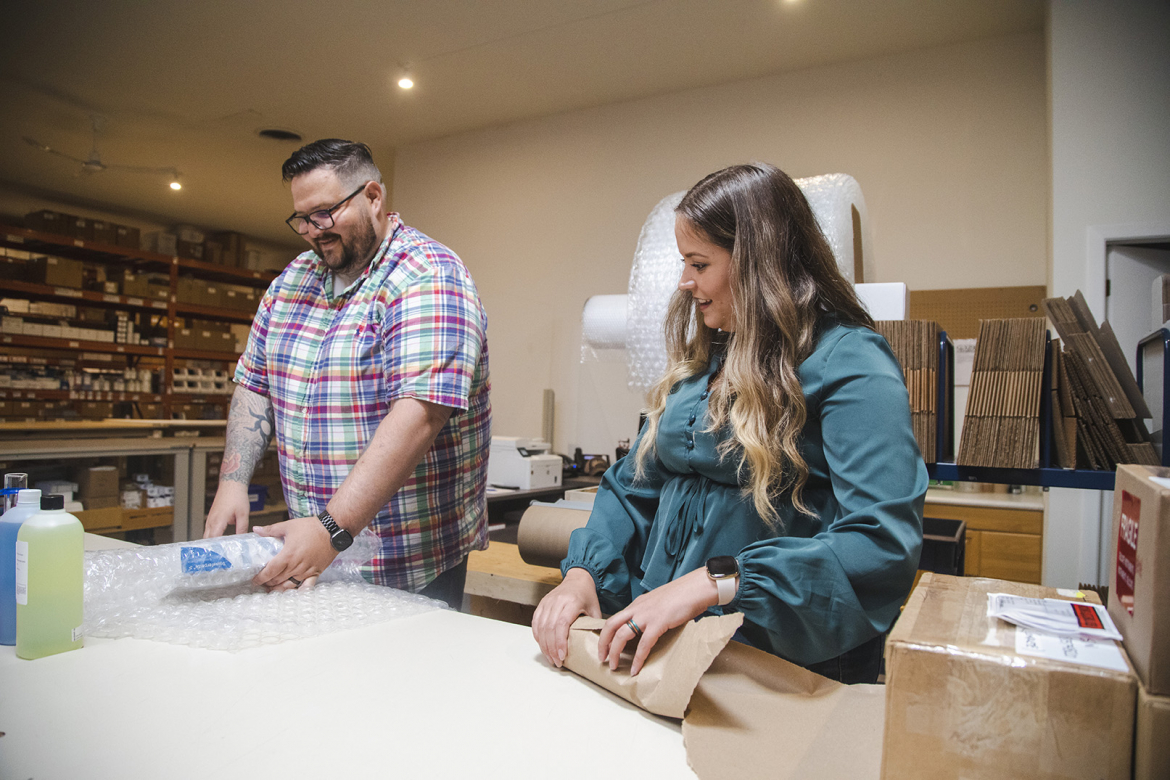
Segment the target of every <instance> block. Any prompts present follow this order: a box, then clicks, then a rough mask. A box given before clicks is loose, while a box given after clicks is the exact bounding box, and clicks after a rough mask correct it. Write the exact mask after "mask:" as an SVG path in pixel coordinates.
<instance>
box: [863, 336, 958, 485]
mask: <svg viewBox="0 0 1170 780" xmlns="http://www.w3.org/2000/svg"><path fill="white" fill-rule="evenodd" d="M876 324H877V330H878V333H880V334H882V336H884V337H885V339H886V341H888V342H889V344H890V348H891V349H893V351H894V356H895V357H897V358H898V362H899V363H901V364H902V376H903V378H904V379H905V380H906V389H907V390H908V391H909V392H910V416H911V421H912V423H913V425H914V438H915V439H917V440H918V449H919V450H920V451H921V452H922V457H923V459H924V460H925V461H926V462H927V463H935V462H937V460H938V454H939V453H938V452H937V451H936V450H937V441H938V339H939V333H940V332H941V330H942V329H941V328H940V327H939V325H938V323H937V322H932V321H928V320H882V321H880V322H878V323H876Z"/></svg>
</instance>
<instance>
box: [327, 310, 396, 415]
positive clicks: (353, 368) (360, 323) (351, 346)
mask: <svg viewBox="0 0 1170 780" xmlns="http://www.w3.org/2000/svg"><path fill="white" fill-rule="evenodd" d="M370 315H371V311H370V309H369V308H368V307H357V306H352V305H351V306H347V307H346V308H344V309H342V310H341V311H340V312H338V313H337V315H336V316H335V318H334V320H333V323H332V324H331V325H330V327H329V329H328V331H327V333H326V336H325V343H324V344H323V345H322V349H321V354H320V358H319V362H318V370H317V372H316V375H317V376H316V379H317V381H316V382H315V385H316V387H315V391H316V395H317V396H318V398H317V399H316V400H317V401H318V402H319V403H324V404H327V405H328V406H331V407H333V408H334V409H335V411H337V412H340V413H344V414H356V415H358V416H366V415H369V414H370V412H371V409H373V408H375V407H381V406H382V405H383V404H384V401H383V399H384V398H385V396H386V393H385V387H384V381H383V372H382V363H383V355H382V342H381V333H380V328H379V326H378V322H377V321H376V320H375V319H374V318H373V317H371V316H370Z"/></svg>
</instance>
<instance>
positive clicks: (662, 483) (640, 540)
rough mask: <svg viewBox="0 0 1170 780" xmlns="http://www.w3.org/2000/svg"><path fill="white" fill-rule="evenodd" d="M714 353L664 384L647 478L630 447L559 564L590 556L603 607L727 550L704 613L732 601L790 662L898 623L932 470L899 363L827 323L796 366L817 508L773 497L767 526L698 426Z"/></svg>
mask: <svg viewBox="0 0 1170 780" xmlns="http://www.w3.org/2000/svg"><path fill="white" fill-rule="evenodd" d="M719 363H720V360H719V359H718V358H717V359H715V360H713V361H712V362H711V365H710V366H709V368H708V370H707V371H706V372H704V373H702V374H700V375H696V376H694V377H691V378H689V379H686V380H684V381H682V382H680V383H679V384H678V385H676V386H675V388H674V389H673V390H672V391H671V394H670V396H668V398H667V402H666V409H665V411H664V412H663V415H662V418H661V420H660V421H659V427H658V435H657V438H656V440H655V444H656V448H655V452H654V454H653V457H651V458H649V459H648V460H647V470H646V474H645V476H644V478H643V479H642V480H640V481H638V482H635V480H634V467H635V463H634V461H635V457H634V455H631V456H630V457H627V458H623V459H622V460H620V461H618V462H617V463H616V464H614V466H612V467H611V468H610V469H609V470H608V471H607V472H606V473H605V476H604V477H603V478H602V481H601V487H600V489H599V490H598V493H597V498H596V501H595V503H594V507H593V512H592V514H591V515H590V517H589V523H588V525H587V526H586V527H585V528H581V529H578V530H577V531H575V532H573V535H572V537H571V539H570V542H569V553H568V556H567V557H566V558H565V560H564V561H563V562H562V564H561V570H562V571H568V570H569V569H570V568H573V567H581V568H583V569H585V570H587V571H588V572H589V573H590V574H591V575H593V579H594V581H595V582H596V583H597V591H598V596H599V598H600V600H601V607H602V609H603V610H604V611H606V612H617V611H618V610H620V609H622V608H624V607H625V606H627V605H628V604H629V603H630V602H631V601H632V600H633V599H635V598H637V597H638V596H639V595H641V594H643V593H645V592H647V591H649V590H652V589H653V588H656V587H658V586H660V585H663V584H665V583H667V582H669V581H671V580H673V579H674V578H676V577H680V576H682V575H684V574H687V573H688V572H691V571H693V570H695V569H697V568H699V567H702V566H704V565H705V564H706V562H707V559H708V558H711V557H712V556H716V555H733V556H735V557H736V558H737V559H738V560H739V567H740V573H741V576H740V584H739V591H738V592H737V593H736V595H735V599H734V600H733V601H732V602H731V603H730V604H729V605H727V606H725V607H721V608H720V607H715V608H713V610H712V611H713V612H720V611H722V612H733V611H738V612H742V613H743V615H744V627H743V629H742V631H743V634H744V636H745V637H746V638H747V640H748V641H749V642H751V643H752V644H754V645H755V646H756V647H759V648H761V649H763V650H767V651H769V652H771V653H774V654H776V655H779V656H781V657H783V658H786V659H788V660H790V661H793V662H795V663H798V664H806V665H807V664H812V663H816V662H819V661H824V660H827V659H829V658H834V657H836V656H838V655H840V654H841V653H843V652H845V651H847V650H851V649H853V648H854V647H856V646H858V645H860V644H861V643H863V642H865V641H867V640H869V639H871V638H873V637H874V636H876V635H878V634H879V633H882V632H884V631H887V630H888V629H889V628H890V626H891V625H893V622H894V619H895V618H896V617H897V616H898V611H899V608H900V607H901V605H902V603H903V601H904V600H905V598H906V595H907V593H909V591H910V587H911V585H912V583H913V581H914V573H915V570H916V569H917V567H918V557H919V553H920V552H921V549H922V505H923V501H924V498H925V496H926V486H927V474H926V467H925V465H924V464H923V462H922V457H921V455H920V454H919V450H918V445H917V443H916V442H915V440H914V434H913V432H912V429H911V424H910V406H909V401H908V396H907V392H906V386H905V383H904V382H903V380H902V371H901V369H900V368H899V366H898V362H897V360H896V359H895V358H894V355H893V353H892V352H891V351H890V348H889V345H888V344H887V343H886V341H885V339H883V338H882V337H881V336H880V335H878V334H877V333H874V332H873V331H870V330H868V329H864V328H858V327H853V326H844V325H830V326H829V327H827V328H826V329H825V331H824V332H823V333H822V334H821V335H820V337H819V338H818V341H817V345H816V349H815V350H814V351H813V353H812V355H810V356H809V357H808V359H807V360H805V361H804V363H803V364H801V366H800V383H801V387H802V389H803V391H804V399H805V404H806V408H807V412H808V417H807V422H806V424H805V426H804V431H803V436H802V444H801V447H802V449H801V451H802V453H803V455H804V459H805V462H806V463H807V464H808V468H809V475H808V482H807V483H806V484H805V487H804V494H803V495H804V502H805V504H806V505H807V506H808V508H809V509H810V510H811V511H812V513H813V514H812V515H811V516H810V515H807V514H802V513H800V512H798V511H796V509H795V508H794V507H793V506H792V504H791V503H790V502H789V501H787V500H784V501H782V502H781V503H780V504H779V505H778V506H777V507H776V509H777V511H778V512H779V515H780V525H779V526H778V527H776V528H770V527H769V526H768V525H767V524H766V523H765V522H764V521H763V520H762V519H761V518H760V516H759V515H758V514H757V513H756V511H755V509H754V507H753V505H752V502H751V498H750V496H749V497H745V496H744V495H743V493H742V490H741V480H740V479H739V476H738V475H737V468H736V466H737V463H736V461H737V460H738V456H737V455H736V454H734V453H733V455H732V456H731V457H728V458H725V459H723V460H720V457H719V455H718V453H717V452H716V446H717V444H718V442H719V441H720V437H722V436H727V435H730V434H729V433H728V432H727V430H726V429H725V430H723V431H720V432H715V433H711V432H705V431H704V429H705V428H706V427H707V395H708V391H707V385H708V382H709V380H710V378H711V377H712V375H713V374H714V373H715V371H717V370H718V366H719ZM640 439H641V437H639V442H640ZM634 452H636V448H635V450H634Z"/></svg>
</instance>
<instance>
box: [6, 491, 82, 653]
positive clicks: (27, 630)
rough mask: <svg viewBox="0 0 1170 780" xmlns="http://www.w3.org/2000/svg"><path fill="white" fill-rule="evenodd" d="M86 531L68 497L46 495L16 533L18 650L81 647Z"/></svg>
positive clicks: (72, 648) (24, 651)
mask: <svg viewBox="0 0 1170 780" xmlns="http://www.w3.org/2000/svg"><path fill="white" fill-rule="evenodd" d="M84 568H85V532H84V530H82V526H81V521H80V520H78V519H77V518H76V517H74V516H73V515H71V514H69V513H68V512H66V511H65V497H64V496H61V495H57V494H51V495H47V496H42V497H41V511H39V512H37V513H36V514H35V515H33V516H32V517H30V518H28V519H27V520H25V521H24V524H23V525H21V526H20V531H18V532H17V535H16V655H17V656H18V657H20V658H28V659H33V658H43V657H44V656H46V655H53V654H54V653H63V652H65V651H66V650H76V649H78V648H80V647H81V641H82V640H81V621H82V616H83V606H82V599H83V579H84Z"/></svg>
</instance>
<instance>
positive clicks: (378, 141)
mask: <svg viewBox="0 0 1170 780" xmlns="http://www.w3.org/2000/svg"><path fill="white" fill-rule="evenodd" d="M4 7H5V9H4V14H3V17H4V26H3V29H2V30H0V105H3V107H4V108H3V111H2V112H0V181H4V182H7V183H8V184H10V185H14V186H15V187H17V188H19V189H23V190H28V191H30V192H33V193H36V194H38V195H41V196H45V197H49V198H52V199H55V200H60V201H63V202H66V203H74V204H77V205H81V206H90V207H98V206H104V207H108V208H110V209H113V210H115V211H119V212H124V213H127V214H136V215H140V216H142V217H147V218H153V219H154V220H156V221H159V222H164V223H167V222H184V223H190V224H197V225H204V226H208V227H215V228H225V229H233V230H239V231H243V232H246V233H249V234H251V235H254V236H257V237H261V238H266V239H270V240H276V241H281V242H285V243H289V244H290V246H297V244H296V239H295V237H294V236H292V235H291V233H288V232H287V228H286V227H285V226H284V225H282V224H281V222H282V221H283V219H284V218H285V217H286V216H287V215H288V213H289V211H290V210H291V209H290V204H289V197H288V193H287V190H286V188H285V187H284V186H283V185H282V184H281V181H280V164H281V162H283V161H284V159H285V158H286V157H287V156H288V155H289V153H291V152H292V151H293V150H294V149H295V148H296V147H297V146H298V144H295V143H288V142H283V143H282V142H274V141H269V140H266V139H262V138H260V137H258V136H257V135H256V132H257V131H258V130H260V129H262V128H266V127H276V128H285V129H290V130H294V131H296V132H298V133H300V134H301V135H302V136H303V137H304V139H305V141H306V142H307V141H310V140H314V139H316V138H322V137H342V138H351V139H356V140H362V141H365V142H366V143H368V144H370V146H371V147H372V148H373V150H374V153H375V158H376V159H379V158H380V159H382V160H387V159H388V158H390V157H391V155H392V154H393V150H394V149H395V148H396V147H398V146H400V145H402V144H406V143H411V142H415V141H420V140H425V139H430V138H438V137H441V136H446V135H450V134H453V133H459V132H463V131H467V130H472V129H475V128H481V127H488V126H492V125H498V124H503V123H508V122H514V121H517V120H521V119H527V118H531V117H537V116H543V115H548V114H553V113H558V112H563V111H569V110H572V109H578V108H583V107H588V106H594V105H601V104H605V103H611V102H616V101H622V100H630V99H635V98H640V97H645V96H648V95H654V94H661V93H666V92H674V91H680V90H685V89H691V88H695V87H703V86H710V85H715V84H720V83H725V82H730V81H736V80H740V79H746V78H752V77H757V76H764V75H768V74H773V73H778V72H782V71H791V70H798V69H802V68H808V67H813V66H817V65H824V64H827V63H832V62H838V61H845V60H857V59H865V58H871V57H875V56H879V55H883V54H891V53H895V52H899V51H907V50H912V49H920V48H927V47H931V46H939V45H945V44H948V43H954V42H958V41H964V40H974V39H978V38H988V37H994V36H1000V35H1007V34H1012V33H1017V32H1023V31H1032V30H1040V29H1041V28H1042V27H1043V24H1044V7H1045V5H1044V2H1043V0H979V1H978V2H956V1H955V0H414V2H408V1H407V0H381V1H380V2H373V1H372V0H330V1H329V2H321V1H320V0H318V1H317V2H308V1H307V0H280V1H279V2H274V1H273V0H265V1H262V2H231V1H230V0H217V1H214V2H213V1H209V0H204V1H203V2H199V1H198V0H196V1H192V0H101V2H94V0H73V1H70V0H37V1H36V2H25V1H24V0H19V1H18V2H13V0H5V3H4ZM403 65H407V66H409V68H410V70H411V73H412V76H413V78H414V80H415V82H416V87H415V88H414V89H413V90H411V91H409V92H406V91H403V90H400V89H399V88H398V87H397V86H396V85H395V82H396V81H397V79H398V76H399V73H400V70H401V67H402V66H403ZM93 113H98V114H100V115H102V116H103V117H105V123H104V124H105V126H104V130H103V132H102V133H101V135H100V137H99V141H98V147H99V149H100V151H101V156H102V160H103V162H105V163H107V164H123V165H135V166H149V167H166V168H171V167H173V168H177V169H178V170H179V171H181V172H182V176H183V183H184V188H183V190H182V191H181V192H178V193H173V192H171V191H170V190H168V189H167V188H166V180H165V177H163V176H160V175H149V174H142V173H131V172H126V171H118V170H115V169H110V170H106V171H104V172H101V173H98V174H94V175H91V176H81V175H78V170H79V166H78V165H76V164H74V163H71V162H69V161H67V160H64V159H62V158H60V157H55V156H53V155H49V154H46V153H44V152H42V151H38V150H37V149H36V148H34V147H32V146H30V145H28V144H26V143H25V142H24V141H23V140H22V138H23V137H25V136H30V137H32V138H35V139H36V140H38V141H40V142H41V143H43V144H46V145H48V146H51V147H53V148H55V149H59V150H61V151H63V152H66V153H68V154H71V155H73V156H75V157H82V158H84V157H86V156H87V155H88V153H89V150H90V147H91V145H92V138H91V125H90V115H91V114H93ZM387 167H388V166H387ZM290 239H291V242H290Z"/></svg>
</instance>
